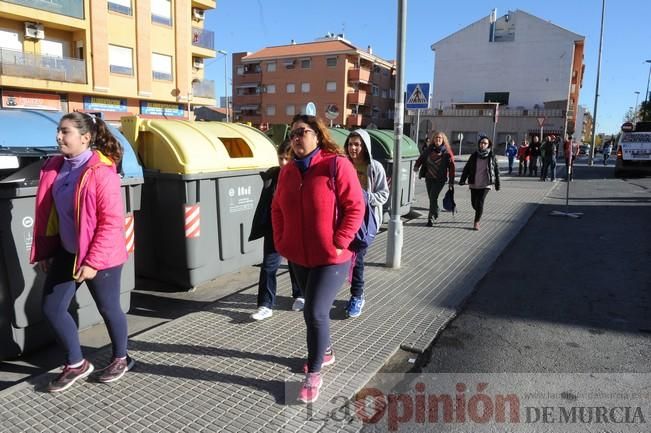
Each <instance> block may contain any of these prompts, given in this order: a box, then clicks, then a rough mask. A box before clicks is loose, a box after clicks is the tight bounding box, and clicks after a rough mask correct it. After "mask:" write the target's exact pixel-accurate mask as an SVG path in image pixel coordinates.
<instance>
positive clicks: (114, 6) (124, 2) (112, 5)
mask: <svg viewBox="0 0 651 433" xmlns="http://www.w3.org/2000/svg"><path fill="white" fill-rule="evenodd" d="M108 10H110V11H112V12H117V13H120V14H124V15H132V13H131V0H108Z"/></svg>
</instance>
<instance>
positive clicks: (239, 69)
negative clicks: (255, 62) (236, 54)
mask: <svg viewBox="0 0 651 433" xmlns="http://www.w3.org/2000/svg"><path fill="white" fill-rule="evenodd" d="M237 75H244V65H238V66H237Z"/></svg>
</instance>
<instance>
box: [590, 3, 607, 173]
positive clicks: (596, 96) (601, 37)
mask: <svg viewBox="0 0 651 433" xmlns="http://www.w3.org/2000/svg"><path fill="white" fill-rule="evenodd" d="M605 13H606V0H602V1H601V29H600V30H599V54H598V56H597V84H596V87H595V93H594V113H593V116H592V140H591V141H592V149H590V166H592V165H594V148H595V134H596V132H597V102H598V101H599V73H600V72H601V46H602V44H603V42H604V15H605Z"/></svg>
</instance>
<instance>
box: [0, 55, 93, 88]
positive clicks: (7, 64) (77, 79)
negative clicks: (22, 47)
mask: <svg viewBox="0 0 651 433" xmlns="http://www.w3.org/2000/svg"><path fill="white" fill-rule="evenodd" d="M0 75H7V76H11V77H21V78H37V79H40V80H50V81H63V82H66V83H81V84H86V63H85V62H84V61H83V60H79V59H71V58H65V57H50V56H40V55H38V54H31V53H23V52H20V51H14V50H7V49H4V48H1V49H0Z"/></svg>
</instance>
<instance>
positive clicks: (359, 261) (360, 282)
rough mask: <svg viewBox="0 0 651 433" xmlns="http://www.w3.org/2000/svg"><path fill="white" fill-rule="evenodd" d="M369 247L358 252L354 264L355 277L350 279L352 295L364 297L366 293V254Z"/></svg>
mask: <svg viewBox="0 0 651 433" xmlns="http://www.w3.org/2000/svg"><path fill="white" fill-rule="evenodd" d="M366 251H367V249H366V248H364V249H362V250H360V251H358V252H357V255H356V256H355V264H354V265H353V278H352V280H351V281H350V294H351V295H352V296H357V297H362V296H363V295H364V256H366Z"/></svg>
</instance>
